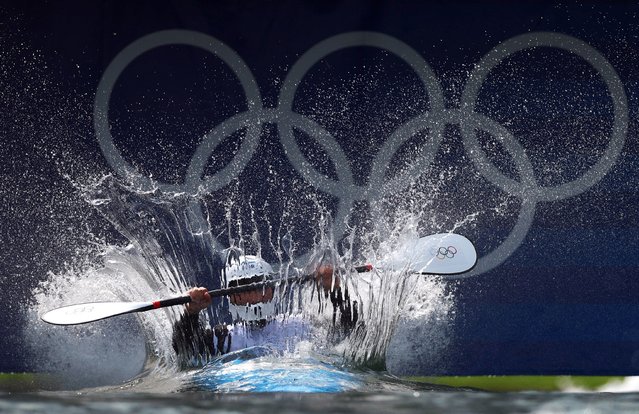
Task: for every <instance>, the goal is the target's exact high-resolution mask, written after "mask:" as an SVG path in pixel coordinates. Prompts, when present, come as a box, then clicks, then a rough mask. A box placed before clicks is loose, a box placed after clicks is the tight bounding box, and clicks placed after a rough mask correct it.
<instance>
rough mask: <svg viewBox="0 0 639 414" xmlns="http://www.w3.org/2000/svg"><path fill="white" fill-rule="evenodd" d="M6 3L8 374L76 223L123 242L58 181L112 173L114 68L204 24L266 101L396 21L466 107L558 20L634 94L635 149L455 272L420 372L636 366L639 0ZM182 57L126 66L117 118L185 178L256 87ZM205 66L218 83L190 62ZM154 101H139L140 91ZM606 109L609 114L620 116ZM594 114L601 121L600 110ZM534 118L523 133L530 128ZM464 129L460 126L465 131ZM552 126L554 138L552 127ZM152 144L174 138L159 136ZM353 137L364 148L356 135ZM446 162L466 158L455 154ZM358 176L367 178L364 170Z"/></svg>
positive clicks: (146, 154)
mask: <svg viewBox="0 0 639 414" xmlns="http://www.w3.org/2000/svg"><path fill="white" fill-rule="evenodd" d="M0 15H1V16H2V28H1V31H2V33H0V34H1V35H2V37H4V39H3V40H2V42H3V43H2V50H3V56H2V61H1V62H0V65H1V67H2V69H3V73H2V75H1V78H0V80H1V82H2V84H1V86H2V87H3V90H4V92H3V100H2V109H3V111H2V113H3V115H2V125H1V126H0V132H1V133H2V135H3V136H2V142H3V145H2V150H0V154H1V155H2V160H1V161H2V162H1V164H2V167H1V168H2V185H3V191H2V206H3V207H2V210H3V211H2V212H1V213H0V218H1V219H2V222H3V226H2V229H3V230H2V235H1V237H2V242H3V246H5V247H3V249H2V255H1V256H0V258H1V259H2V268H3V277H2V279H1V284H0V287H1V288H2V291H3V298H4V301H3V302H4V303H3V304H2V305H1V306H0V323H1V326H3V336H4V338H3V342H4V345H3V346H2V347H1V349H0V370H2V371H8V370H22V369H23V368H24V358H25V353H24V351H23V347H22V342H21V338H20V332H21V330H22V327H23V323H22V318H23V315H24V310H25V306H23V305H21V304H22V303H24V301H26V300H28V299H29V292H30V291H31V289H33V288H34V286H35V285H36V284H37V283H38V281H39V280H43V279H45V278H46V274H47V272H48V271H54V272H59V271H61V270H63V269H64V266H65V262H68V261H72V260H73V258H75V257H77V256H78V249H80V250H81V249H82V248H83V245H84V244H85V242H86V233H85V232H84V230H82V231H78V230H77V229H78V228H79V227H83V226H85V225H89V226H90V227H91V228H92V231H93V232H94V233H95V234H96V235H99V236H104V237H107V238H113V239H114V240H116V241H117V240H118V237H119V236H118V235H117V234H115V233H114V232H113V230H112V229H110V228H109V226H108V225H107V224H105V223H104V222H103V220H101V218H100V217H99V216H98V215H97V213H96V212H94V211H93V210H92V209H90V208H88V207H87V206H86V205H85V203H84V202H83V201H82V200H79V199H77V194H76V193H75V192H74V189H73V188H72V186H71V185H70V183H69V181H68V180H67V179H65V178H63V177H62V176H61V171H62V172H64V173H66V174H69V175H71V176H74V175H82V174H83V173H85V172H86V171H87V170H94V171H96V172H99V171H102V172H105V171H106V172H108V171H110V167H109V166H108V165H107V164H106V161H105V159H104V157H103V155H102V154H101V152H100V149H99V147H98V144H97V140H96V139H95V134H94V132H93V125H92V110H93V99H94V96H95V91H96V88H97V84H98V82H99V80H100V77H101V75H102V73H103V71H104V70H105V68H106V67H107V66H108V64H109V63H110V62H111V60H112V59H113V58H114V56H115V55H116V54H117V53H119V52H120V51H121V50H122V49H123V48H125V47H126V46H127V45H129V44H130V43H131V42H133V41H135V40H137V39H138V38H140V37H142V36H144V35H147V34H150V33H152V32H155V31H158V30H165V29H189V30H194V31H200V32H203V33H207V34H209V35H211V36H213V37H215V38H217V39H219V40H221V41H222V42H224V43H226V44H227V45H229V46H230V47H231V48H233V49H234V50H235V51H236V52H237V54H238V55H239V56H241V57H242V58H243V59H244V61H245V62H246V63H247V65H248V67H249V68H250V69H251V71H252V72H253V74H254V76H255V77H256V79H257V82H258V84H259V86H260V92H261V93H262V96H263V101H264V103H265V105H266V106H274V105H275V103H276V102H277V94H278V93H279V88H278V87H277V86H276V85H277V82H276V81H277V79H280V80H281V79H283V78H284V77H285V76H286V73H287V69H288V68H290V66H291V65H293V64H294V63H295V62H296V61H297V59H298V58H299V56H300V55H301V54H303V53H304V52H306V51H307V50H308V49H309V48H311V47H312V46H313V45H315V44H316V43H318V42H320V41H322V40H324V39H326V38H328V37H331V36H333V35H337V34H340V33H344V32H348V31H361V30H368V31H377V32H382V33H385V34H388V35H391V36H393V37H396V38H397V39H400V40H401V41H403V42H405V43H407V44H408V45H410V46H411V47H412V48H414V49H415V50H417V51H418V52H419V53H420V54H422V56H424V58H425V59H426V60H427V61H428V62H429V64H430V65H431V66H432V68H433V70H434V71H435V74H436V75H437V76H438V77H439V79H440V82H441V83H442V87H443V90H444V96H445V100H446V101H447V104H449V105H448V106H451V107H456V106H457V105H456V102H457V101H458V99H459V93H460V92H459V90H460V85H463V83H464V82H465V81H466V78H467V76H468V73H469V71H470V70H471V69H472V68H473V65H474V64H475V63H476V62H478V61H479V59H480V58H481V57H482V56H483V55H484V54H486V53H487V52H488V51H489V50H491V49H492V48H494V47H495V46H496V45H497V44H499V43H500V42H502V41H505V40H507V39H509V38H511V37H513V36H516V35H519V34H523V33H527V32H531V31H552V32H558V33H564V34H568V35H571V36H574V37H577V38H579V39H581V40H583V41H585V42H587V43H588V44H590V45H591V46H592V47H594V48H595V49H597V50H598V51H599V52H600V53H602V54H603V55H604V56H605V57H606V58H607V59H608V60H609V61H610V62H611V64H612V66H613V67H614V68H615V70H616V71H617V73H618V74H619V76H620V78H621V81H622V83H623V85H624V88H625V91H626V94H627V97H628V103H629V111H630V126H629V130H628V134H627V137H626V143H625V146H624V150H623V153H622V155H621V157H620V158H619V160H618V161H617V163H616V164H615V166H614V167H613V168H612V170H611V171H610V172H609V173H608V174H607V175H606V176H605V177H604V179H603V180H602V181H600V182H599V183H597V184H596V185H595V186H593V187H592V188H591V189H589V190H588V191H586V192H584V193H582V194H580V195H578V196H575V197H571V198H568V199H565V200H560V201H557V202H541V203H539V204H538V205H537V209H536V213H535V221H534V223H533V226H532V229H531V231H530V232H529V233H528V235H527V236H526V239H525V240H524V242H523V244H522V245H521V246H520V247H519V248H518V249H517V250H516V251H515V252H514V254H512V255H511V256H510V257H509V258H508V259H507V260H506V261H505V262H504V263H503V264H502V265H500V266H498V267H497V268H495V269H493V270H492V271H490V272H488V273H486V274H483V275H480V276H478V277H475V278H470V279H464V280H460V281H457V282H451V286H453V287H454V289H455V292H456V293H455V295H456V298H457V312H456V318H455V324H454V335H453V341H452V344H451V345H450V347H449V349H448V350H447V355H446V358H445V363H444V364H442V368H441V372H435V373H433V372H423V373H424V374H460V375H464V374H524V373H538V374H553V373H557V374H568V373H572V374H634V375H637V373H639V353H638V351H639V329H637V328H636V324H637V316H639V299H638V294H639V282H638V281H637V277H639V272H638V265H639V254H638V253H639V242H638V238H637V228H638V220H639V214H638V212H639V209H638V208H637V202H638V201H639V200H638V199H639V197H638V196H639V185H638V183H639V176H638V173H637V171H638V170H637V167H638V166H639V164H638V162H637V161H638V159H637V155H638V154H637V144H638V140H637V138H638V136H637V135H638V134H637V114H638V103H637V98H638V96H637V91H638V81H639V79H638V71H637V68H638V67H639V28H638V27H637V23H636V22H637V21H638V18H639V7H638V6H636V5H635V4H633V2H605V3H604V2H595V1H592V2H582V3H581V4H573V3H565V4H564V3H550V2H549V3H540V2H501V1H489V2H459V1H457V2H444V1H441V2H421V1H400V2H396V1H371V2H363V1H309V2H298V1H290V2H287V1H254V2H251V1H242V2H237V1H217V2H190V1H138V2H124V1H123V2H111V1H103V2H84V1H66V2H47V1H44V2H15V4H14V5H5V6H2V8H0ZM175 53H176V54H177V55H178V56H179V58H178V59H167V58H166V56H165V55H162V53H161V52H158V51H153V52H149V53H148V55H145V57H144V58H143V59H139V61H136V62H135V63H134V64H132V65H131V67H130V68H129V69H127V70H129V71H131V73H132V74H133V76H129V77H127V78H126V79H124V78H123V80H122V82H121V83H120V84H118V87H117V88H116V90H115V91H114V97H115V98H114V99H115V100H116V101H117V102H116V105H114V107H112V113H111V116H112V119H114V120H116V121H113V130H114V131H115V133H114V135H116V136H117V137H118V140H117V142H116V144H117V145H118V147H119V148H121V149H122V152H123V153H124V154H125V156H126V157H128V158H127V159H135V160H136V162H137V165H138V167H139V169H140V170H141V171H143V172H145V173H153V174H154V176H155V177H158V178H160V179H162V180H165V181H169V182H180V179H181V177H183V176H184V173H185V171H186V166H187V165H188V162H189V159H190V156H191V154H192V153H193V150H194V148H195V147H196V146H197V143H198V139H199V137H201V136H202V135H203V134H204V133H206V132H207V131H208V130H209V129H210V127H211V124H212V123H213V124H214V123H217V122H220V121H221V120H223V119H225V118H227V117H228V116H229V115H232V114H233V113H235V112H236V111H238V110H241V109H242V108H243V107H244V105H245V104H244V103H243V100H244V95H243V93H242V91H241V89H240V88H239V86H238V85H237V83H236V82H226V80H233V78H232V76H231V75H230V73H229V72H228V69H227V68H225V67H224V66H223V65H222V64H221V63H220V62H219V61H218V60H216V59H215V58H212V57H210V56H207V55H206V54H205V53H203V52H199V51H194V50H191V49H188V50H187V49H180V50H177V51H175ZM338 57H339V58H341V59H343V61H342V62H343V64H344V66H345V67H347V66H348V65H349V64H351V63H353V62H352V61H351V59H353V57H349V56H346V54H340V55H339V56H338ZM203 61H205V62H206V64H207V65H208V68H209V69H210V73H213V74H214V75H215V76H216V79H217V81H213V80H211V79H209V77H210V76H209V74H208V73H207V72H206V71H195V70H193V68H194V67H198V66H199V65H202V62H203ZM565 73H567V74H572V75H570V76H567V77H566V78H565V79H564V81H565V82H566V83H568V84H571V85H574V84H579V82H580V81H581V78H580V74H579V72H578V71H574V72H572V71H571V70H570V69H567V70H566V72H565ZM525 76H530V79H531V81H532V82H531V86H530V93H531V95H534V91H535V90H536V88H537V87H538V84H537V83H536V82H541V83H544V82H554V81H556V80H552V79H544V77H543V76H544V75H541V77H539V75H535V74H532V73H531V74H529V75H525ZM559 84H561V82H560V83H559ZM194 85H195V86H194ZM156 86H158V88H156ZM595 86H597V85H595ZM598 87H599V88H601V85H598ZM494 88H495V90H498V89H499V88H503V91H504V92H505V94H504V95H501V96H502V98H500V100H498V104H499V105H501V104H504V102H506V101H507V98H506V97H507V96H509V95H508V94H509V93H513V91H512V90H510V89H509V87H508V86H504V85H494ZM213 91H214V93H212V92H213ZM558 94H559V95H560V92H558ZM140 96H142V97H143V100H142V102H138V101H136V100H138V98H140ZM594 96H595V97H594V98H593V99H595V100H596V99H597V96H599V95H597V94H595V95H594ZM603 96H606V95H605V93H604V95H603ZM504 105H505V104H504ZM594 105H597V103H596V102H595V104H594ZM504 107H505V108H506V109H504V111H505V112H508V111H509V109H508V106H507V105H506V106H504ZM545 109H546V108H545V107H544V106H543V105H542V106H540V107H538V108H536V110H537V112H535V115H534V116H532V118H531V119H533V120H532V121H531V128H535V127H539V126H540V125H543V124H544V119H545V116H546V114H545V113H544V110H545ZM174 113H176V114H177V115H176V116H175V117H174V118H173V115H172V114H174ZM202 114H203V115H202ZM607 114H609V111H608V112H607ZM200 115H202V116H200ZM496 116H499V111H498V110H497V111H496ZM535 117H536V118H535ZM602 117H604V116H603V115H602ZM605 118H606V119H607V121H605V122H608V123H609V122H610V121H609V120H610V119H611V118H610V116H608V115H606V116H605ZM140 119H143V120H144V122H140ZM583 122H584V123H595V124H596V123H597V122H599V115H597V114H593V115H592V118H590V119H585V120H584V121H583ZM185 126H186V127H185ZM360 126H361V125H360ZM519 128H521V129H523V130H526V126H525V125H519ZM140 129H141V130H143V132H140ZM136 131H137V132H136ZM449 134H450V135H451V136H453V137H455V136H458V135H459V134H458V131H456V130H455V128H452V131H451V132H449ZM546 134H547V135H548V136H550V137H551V138H552V131H551V130H550V129H547V130H546ZM534 138H535V135H534V134H526V133H523V134H522V137H521V140H523V141H524V142H523V145H524V147H526V148H527V149H530V150H531V152H535V151H536V150H538V149H539V151H540V152H541V153H543V151H541V150H542V149H543V148H544V147H545V146H547V145H552V144H551V143H549V142H547V141H546V142H536V141H534ZM145 139H148V140H149V141H145ZM526 139H529V140H528V141H527V142H526V141H525V140H526ZM154 140H155V142H158V141H159V142H160V143H161V145H150V142H152V141H154ZM347 144H348V143H344V144H342V146H343V147H348V145H347ZM350 144H352V145H354V146H355V147H357V145H358V144H357V142H356V140H354V141H353V142H352V143H350ZM167 155H169V157H167ZM349 155H350V156H356V154H353V153H349ZM579 155H580V154H575V156H576V157H577V158H578V157H579ZM280 156H281V154H280ZM163 157H164V159H167V158H170V159H169V160H168V161H166V162H167V163H168V164H167V165H160V166H159V165H156V163H155V162H154V161H153V160H156V159H162V158H163ZM447 162H450V163H454V162H456V158H455V153H454V152H453V153H452V155H450V157H449V158H448V159H447ZM163 167H167V168H163ZM356 172H357V173H358V174H359V175H361V176H363V177H364V178H361V177H359V176H358V180H361V181H364V182H365V176H366V174H367V171H366V170H365V169H364V170H362V171H356ZM545 184H546V185H551V184H552V183H545ZM484 224H486V223H484ZM509 225H512V223H510V224H509V223H488V224H486V227H485V228H479V229H476V232H477V233H476V235H477V236H478V237H477V238H478V239H479V240H480V241H481V240H482V237H480V236H482V235H485V234H487V233H490V232H494V234H495V235H494V239H499V237H500V236H501V237H503V236H505V234H506V233H507V232H508V229H509ZM500 232H503V233H504V234H501V235H500ZM52 234H54V235H55V236H54V237H51V235H52ZM488 240H490V239H488ZM489 244H490V242H487V243H486V245H482V244H481V242H480V243H479V244H478V250H479V252H480V255H481V253H482V252H483V253H486V252H488V251H490V249H491V247H494V246H489ZM425 346H428V345H427V344H425ZM416 364H418V362H417V361H416Z"/></svg>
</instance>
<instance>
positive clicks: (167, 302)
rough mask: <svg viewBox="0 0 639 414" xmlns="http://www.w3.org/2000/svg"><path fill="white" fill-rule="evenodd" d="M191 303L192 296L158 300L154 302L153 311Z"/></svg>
mask: <svg viewBox="0 0 639 414" xmlns="http://www.w3.org/2000/svg"><path fill="white" fill-rule="evenodd" d="M189 302H191V297H190V296H180V297H177V298H171V299H163V300H156V301H155V302H153V309H158V308H164V307H167V306H174V305H182V304H184V303H189Z"/></svg>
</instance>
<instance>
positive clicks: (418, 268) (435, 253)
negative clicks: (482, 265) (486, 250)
mask: <svg viewBox="0 0 639 414" xmlns="http://www.w3.org/2000/svg"><path fill="white" fill-rule="evenodd" d="M475 263H477V252H476V251H475V246H473V244H472V243H471V241H470V240H468V239H467V238H466V237H464V236H460V235H459V234H454V233H441V234H433V235H431V236H426V237H422V238H420V239H418V240H414V241H410V242H408V243H406V244H405V245H404V246H402V248H401V251H398V252H397V254H396V255H395V256H394V257H393V258H392V259H391V260H389V261H388V262H387V263H385V264H384V267H387V268H392V269H396V270H399V269H404V268H406V269H409V270H410V271H412V272H415V273H423V274H436V275H454V274H459V273H464V272H467V271H469V270H471V269H472V268H473V267H474V266H475Z"/></svg>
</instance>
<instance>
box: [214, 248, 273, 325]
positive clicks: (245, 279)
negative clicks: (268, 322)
mask: <svg viewBox="0 0 639 414" xmlns="http://www.w3.org/2000/svg"><path fill="white" fill-rule="evenodd" d="M225 271H226V283H227V287H232V286H242V285H246V284H249V283H257V282H261V281H263V280H269V278H270V277H271V275H272V274H273V268H272V267H271V265H270V264H268V263H267V262H266V261H265V260H263V259H262V258H260V257H257V256H251V255H244V254H242V253H241V252H240V251H239V250H236V249H234V250H230V251H229V253H228V256H227V260H226V268H225ZM229 311H230V312H231V315H232V316H233V322H240V321H258V320H263V319H268V318H270V317H272V316H274V315H275V304H274V303H273V300H270V301H269V302H262V303H256V304H254V305H250V304H247V305H234V304H233V303H231V301H229Z"/></svg>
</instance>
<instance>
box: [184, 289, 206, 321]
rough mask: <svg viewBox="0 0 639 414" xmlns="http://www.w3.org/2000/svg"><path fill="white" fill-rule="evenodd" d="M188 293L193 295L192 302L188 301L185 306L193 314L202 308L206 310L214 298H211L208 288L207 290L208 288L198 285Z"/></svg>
mask: <svg viewBox="0 0 639 414" xmlns="http://www.w3.org/2000/svg"><path fill="white" fill-rule="evenodd" d="M186 293H187V294H188V295H189V296H190V297H191V302H189V303H187V304H186V305H184V306H185V307H186V311H187V312H188V313H190V314H191V315H195V314H196V313H198V312H200V311H201V310H204V309H206V308H208V307H209V306H211V303H212V301H213V300H212V299H211V295H209V292H208V290H206V288H203V287H196V288H193V289H191V290H189V291H188V292H186Z"/></svg>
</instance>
